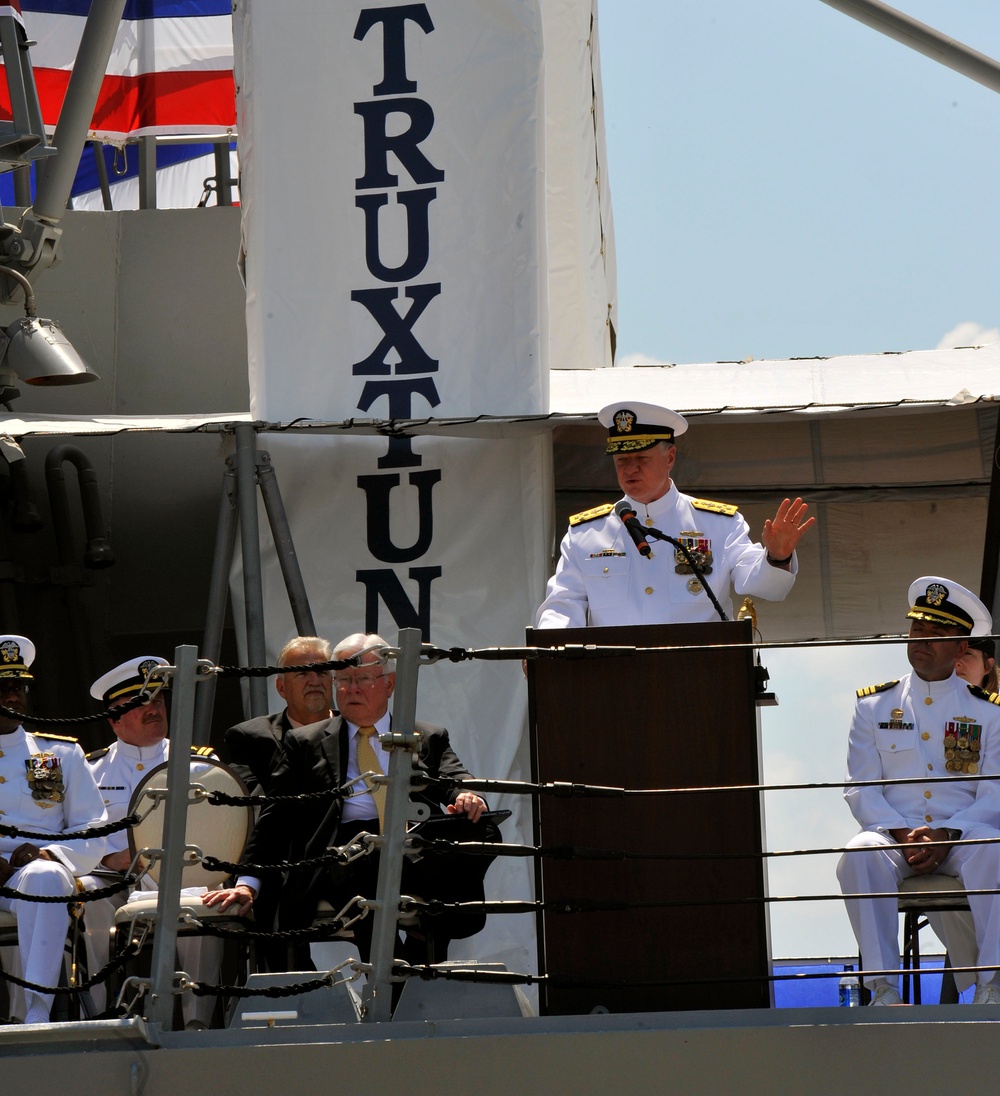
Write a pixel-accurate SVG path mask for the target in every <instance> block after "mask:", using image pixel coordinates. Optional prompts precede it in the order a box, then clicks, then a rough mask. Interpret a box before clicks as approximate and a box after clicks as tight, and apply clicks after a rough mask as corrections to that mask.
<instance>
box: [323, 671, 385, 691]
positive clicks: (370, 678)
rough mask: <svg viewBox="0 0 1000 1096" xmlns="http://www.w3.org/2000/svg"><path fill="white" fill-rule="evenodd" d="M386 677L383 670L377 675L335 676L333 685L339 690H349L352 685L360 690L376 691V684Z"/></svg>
mask: <svg viewBox="0 0 1000 1096" xmlns="http://www.w3.org/2000/svg"><path fill="white" fill-rule="evenodd" d="M384 676H385V675H384V674H383V673H382V671H381V670H379V672H378V673H377V674H357V675H354V674H334V675H333V683H334V685H336V686H337V688H338V689H349V688H351V686H352V685H356V686H357V687H358V688H359V689H374V688H375V682H376V681H378V680H379V678H381V677H384Z"/></svg>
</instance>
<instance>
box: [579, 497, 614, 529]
mask: <svg viewBox="0 0 1000 1096" xmlns="http://www.w3.org/2000/svg"><path fill="white" fill-rule="evenodd" d="M614 508H615V504H614V503H613V502H608V503H605V504H604V505H603V506H595V507H594V508H593V509H592V510H582V511H581V512H580V513H579V514H571V515H570V519H569V523H570V525H582V524H583V523H584V522H585V521H593V520H594V519H595V518H603V517H604V516H605V515H606V514H610V513H611V511H612V510H614Z"/></svg>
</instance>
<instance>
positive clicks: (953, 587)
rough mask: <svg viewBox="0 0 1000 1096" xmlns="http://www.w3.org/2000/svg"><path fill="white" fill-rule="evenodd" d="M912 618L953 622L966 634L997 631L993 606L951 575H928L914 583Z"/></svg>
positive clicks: (941, 622) (910, 614)
mask: <svg viewBox="0 0 1000 1096" xmlns="http://www.w3.org/2000/svg"><path fill="white" fill-rule="evenodd" d="M910 606H911V608H910V611H909V612H908V613H907V614H906V616H907V619H909V620H929V621H931V622H932V623H934V624H951V625H953V626H955V627H957V628H961V630H962V634H963V635H967V636H968V635H973V636H988V635H989V634H990V633H991V632H992V631H993V618H992V617H991V616H990V613H989V610H988V609H987V608H986V606H985V605H984V604H983V603H982V602H981V601H980V600H979V598H977V597H976V595H975V594H974V593H973V592H972V591H971V590H966V588H965V587H964V586H959V584H958V583H957V582H952V580H951V579H950V578H940V577H939V576H937V575H924V576H923V577H922V578H918V579H917V580H916V582H913V583H911V584H910Z"/></svg>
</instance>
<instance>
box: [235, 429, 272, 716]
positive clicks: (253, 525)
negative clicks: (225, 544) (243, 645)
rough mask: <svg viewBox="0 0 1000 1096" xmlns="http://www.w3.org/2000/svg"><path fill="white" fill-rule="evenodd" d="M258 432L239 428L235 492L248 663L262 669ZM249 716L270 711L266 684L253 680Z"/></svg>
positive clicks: (262, 598) (251, 682)
mask: <svg viewBox="0 0 1000 1096" xmlns="http://www.w3.org/2000/svg"><path fill="white" fill-rule="evenodd" d="M256 446H257V431H256V430H255V429H254V425H253V423H251V422H241V423H238V424H237V426H236V493H237V498H238V499H239V504H240V545H241V547H242V549H243V598H244V601H245V606H244V614H245V616H246V625H247V662H248V663H249V664H250V665H251V666H263V665H264V663H265V662H266V660H267V655H266V653H265V647H264V587H263V581H262V578H261V566H260V536H259V534H258V528H257V484H256V479H257V459H256ZM249 689H250V715H251V716H255V715H265V714H266V712H267V681H265V679H264V678H262V677H252V678H250V685H249Z"/></svg>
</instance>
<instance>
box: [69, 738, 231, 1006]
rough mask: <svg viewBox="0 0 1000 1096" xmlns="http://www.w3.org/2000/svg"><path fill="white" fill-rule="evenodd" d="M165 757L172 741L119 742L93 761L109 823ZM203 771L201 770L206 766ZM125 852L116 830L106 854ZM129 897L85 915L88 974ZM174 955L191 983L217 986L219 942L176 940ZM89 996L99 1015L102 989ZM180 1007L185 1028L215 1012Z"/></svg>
mask: <svg viewBox="0 0 1000 1096" xmlns="http://www.w3.org/2000/svg"><path fill="white" fill-rule="evenodd" d="M169 757H170V740H169V739H166V738H165V739H163V740H162V741H161V742H158V743H156V745H155V746H133V745H131V744H130V743H128V742H123V741H122V740H121V739H115V741H114V742H113V743H112V744H111V745H110V746H109V747H108V749H107V751H106V752H103V751H102V752H100V753H99V754H98V755H91V769H92V771H93V774H94V777H95V779H96V780H97V784H98V787H99V788H100V793H101V795H102V797H103V799H104V804H105V806H106V807H107V811H108V818H109V820H110V821H112V822H117V821H119V820H120V819H122V818H124V817H125V816H126V814H127V813H128V805H129V803H130V802H131V800H132V793H133V792H134V791H135V789H136V787H137V786H138V785H139V784H140V783H141V782H142V780H143V779H145V777H146V776H147V775H148V774H149V773H150V772H151V771H152V770H153V769H155V768H157V767H158V766H159V765H162V764H164V763H165V762H166V761H167V759H168V758H169ZM201 767H202V768H204V766H201ZM198 771H199V762H198V761H197V759H196V758H192V761H191V772H192V775H193V776H197V774H198ZM127 847H128V835H127V832H126V831H125V830H120V831H118V832H117V833H113V834H111V835H110V836H109V837H108V847H107V853H113V852H119V851H121V850H123V849H126V848H127ZM93 885H94V886H102V885H105V886H106V885H107V881H106V880H100V879H95V880H94V881H93ZM139 889H140V890H143V891H155V890H156V886H155V884H154V883H153V882H152V880H150V879H149V878H148V876H144V877H143V878H142V880H141V881H140V883H139ZM205 890H206V888H205V887H185V888H184V889H183V890H182V891H181V894H182V895H186V896H188V897H194V896H196V895H201V894H204V893H205ZM127 897H128V896H127V894H126V893H125V892H122V893H121V895H120V896H119V895H115V896H114V898H112V899H107V900H106V901H102V902H92V903H90V908H89V909H88V911H87V960H88V963H89V964H90V968H91V973H93V972H95V971H97V970H99V969H100V968H101V967H103V966H104V965H105V964H106V963H107V962H108V958H109V955H110V943H111V934H112V928H113V925H114V916H115V910H117V909H118V907H119V906H121V905H123V904H124V902H125V900H126V898H127ZM177 951H178V954H179V955H180V960H181V965H182V966H183V968H184V970H185V971H187V973H188V974H190V975H191V977H192V978H193V979H194V980H195V981H203V980H204V981H212V982H217V981H218V978H217V977H216V975H217V974H218V971H219V963H220V959H221V955H222V941H221V940H218V939H216V938H214V937H207V936H194V937H190V938H188V939H178V941H177ZM91 992H92V994H93V997H94V1003H95V1005H96V1007H97V1009H98V1010H99V1011H103V1009H104V1007H105V1003H106V994H105V991H104V987H103V986H95V987H94V989H93V990H92V991H91ZM181 1005H182V1009H183V1014H184V1020H185V1022H188V1021H190V1020H199V1021H200V1022H202V1023H203V1024H205V1025H206V1026H208V1023H209V1020H210V1019H211V1016H212V1013H213V1011H214V1010H215V998H214V997H195V996H194V995H193V994H184V996H183V999H182V1001H181Z"/></svg>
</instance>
